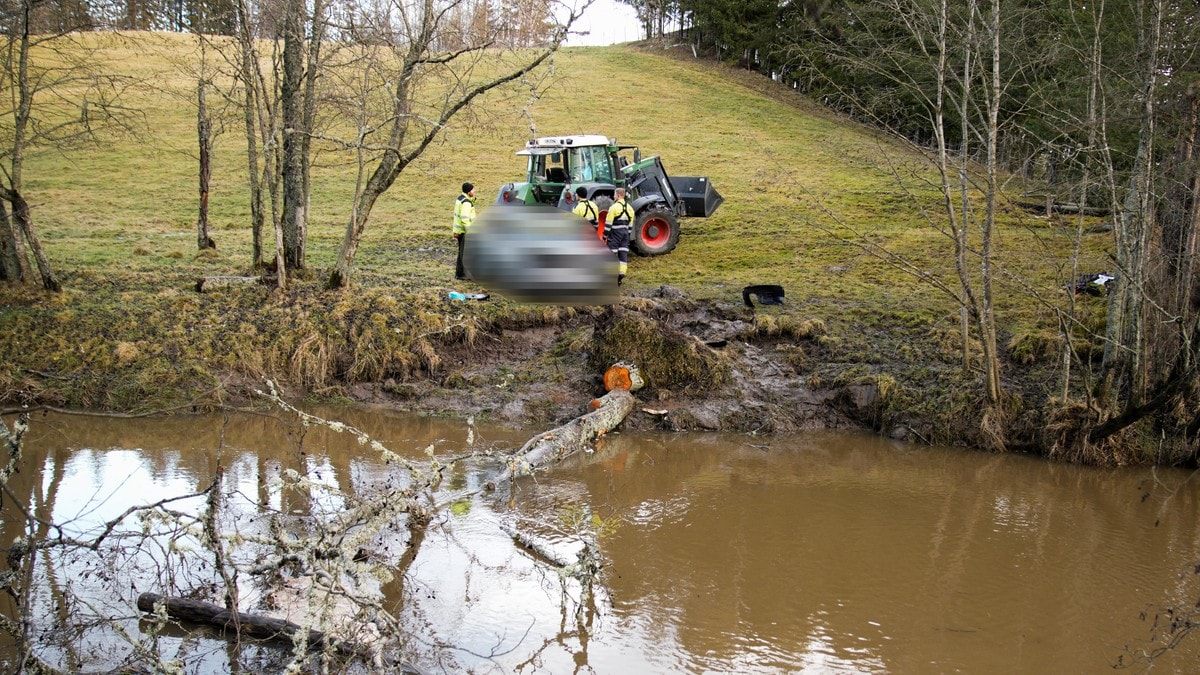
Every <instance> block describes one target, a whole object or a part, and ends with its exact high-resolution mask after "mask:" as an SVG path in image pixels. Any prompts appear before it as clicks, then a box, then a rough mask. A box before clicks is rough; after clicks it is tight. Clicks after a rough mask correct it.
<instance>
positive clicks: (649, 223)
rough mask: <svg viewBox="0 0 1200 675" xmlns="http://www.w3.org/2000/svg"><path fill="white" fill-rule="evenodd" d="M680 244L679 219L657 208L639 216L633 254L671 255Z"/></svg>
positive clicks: (634, 235) (636, 222) (652, 208)
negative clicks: (676, 245)
mask: <svg viewBox="0 0 1200 675" xmlns="http://www.w3.org/2000/svg"><path fill="white" fill-rule="evenodd" d="M677 243H679V219H678V218H676V217H675V214H674V213H671V212H670V211H668V210H666V209H664V208H662V207H659V206H656V207H651V208H648V209H646V210H645V211H642V212H641V213H639V214H638V216H637V220H636V221H634V225H633V242H632V244H633V252H634V253H637V254H638V255H643V256H654V255H663V254H666V253H670V252H671V251H672V250H674V248H675V244H677Z"/></svg>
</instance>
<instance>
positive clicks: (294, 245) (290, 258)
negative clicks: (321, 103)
mask: <svg viewBox="0 0 1200 675" xmlns="http://www.w3.org/2000/svg"><path fill="white" fill-rule="evenodd" d="M304 21H305V3H304V1H303V0H286V2H285V5H284V13H283V73H282V78H281V82H280V86H281V101H280V104H281V106H282V109H283V219H282V220H283V222H282V224H281V225H282V230H283V250H284V254H283V261H284V263H285V264H286V266H287V268H288V269H289V270H299V269H304V254H305V251H304V230H305V228H306V225H305V221H306V219H307V217H308V213H307V202H306V201H305V194H304V182H305V181H304V167H305V164H306V162H305V157H304V149H305V148H306V147H307V141H306V139H305V136H306V135H307V134H308V131H309V130H308V129H306V128H305V127H304V118H303V114H304V100H303V99H304V66H305V64H304ZM310 65H311V64H310Z"/></svg>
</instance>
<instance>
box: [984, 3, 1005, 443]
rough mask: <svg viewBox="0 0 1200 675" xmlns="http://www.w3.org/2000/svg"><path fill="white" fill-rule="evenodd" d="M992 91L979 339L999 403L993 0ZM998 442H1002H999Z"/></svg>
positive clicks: (996, 8)
mask: <svg viewBox="0 0 1200 675" xmlns="http://www.w3.org/2000/svg"><path fill="white" fill-rule="evenodd" d="M991 37H992V44H991V46H990V47H991V48H990V51H991V57H992V82H991V84H992V89H991V97H990V100H989V101H988V120H987V194H986V195H985V199H986V212H985V215H984V220H983V232H982V233H981V234H982V235H983V241H982V245H981V250H980V283H981V284H982V295H983V298H982V299H983V303H982V306H981V307H980V331H981V333H982V335H981V336H980V338H981V341H982V342H983V359H984V377H985V380H986V385H987V394H988V401H989V402H990V403H991V404H992V405H997V404H999V403H1000V395H1001V391H1000V354H999V347H998V345H997V343H996V315H995V303H994V300H993V297H992V276H993V275H992V243H993V240H994V238H995V237H994V231H995V226H996V199H997V197H998V192H999V190H1000V186H999V183H998V178H997V175H998V173H999V170H1000V166H999V157H998V156H997V148H998V144H999V138H1000V124H999V117H1000V95H1001V93H1002V87H1001V80H1000V0H992V26H991ZM997 440H999V439H997Z"/></svg>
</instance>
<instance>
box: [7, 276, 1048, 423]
mask: <svg viewBox="0 0 1200 675" xmlns="http://www.w3.org/2000/svg"><path fill="white" fill-rule="evenodd" d="M67 282H68V283H67V284H66V287H67V290H66V291H64V292H63V293H60V294H42V293H39V292H34V291H30V290H27V289H22V288H17V287H12V286H8V287H5V288H3V289H0V293H2V294H3V297H0V305H3V308H2V310H0V311H2V312H3V318H4V323H5V325H6V327H8V329H7V330H5V331H3V333H2V334H0V348H2V350H3V351H4V353H6V354H9V355H11V356H10V358H8V359H6V360H5V363H4V364H3V365H2V366H0V401H2V402H3V404H4V405H5V406H6V407H9V408H16V407H23V406H52V407H66V408H84V409H98V410H109V411H120V412H147V411H153V410H179V409H186V410H196V411H203V410H210V409H215V408H218V407H221V406H228V405H236V406H242V405H254V404H255V402H256V400H258V397H257V396H256V395H255V393H254V392H255V390H256V389H262V388H264V387H265V383H266V381H267V380H271V381H273V382H275V383H277V384H278V386H280V388H281V389H282V391H284V392H285V394H286V395H287V396H288V397H289V398H291V399H294V400H305V399H308V400H313V401H333V402H346V403H369V404H374V405H383V406H387V407H391V408H394V409H398V410H406V411H412V412H417V413H420V414H424V415H437V416H446V415H448V416H456V417H464V418H465V417H475V418H477V419H480V420H488V421H493V422H500V423H507V424H512V425H518V426H526V427H528V426H533V427H538V426H545V427H547V428H548V427H550V426H554V425H556V424H558V423H561V422H563V421H565V420H567V419H570V418H572V417H575V416H576V415H578V414H580V413H581V412H582V411H583V410H584V408H585V406H586V405H587V403H588V402H589V401H590V400H591V399H592V398H594V397H596V396H599V395H601V394H603V393H604V387H603V382H602V374H603V372H604V370H605V369H606V368H607V367H608V366H609V365H611V364H613V363H615V362H617V361H630V362H634V363H636V364H638V365H639V366H640V368H641V369H642V372H643V374H644V376H645V378H646V383H647V386H646V388H645V389H644V390H642V391H639V392H638V399H639V405H638V406H637V408H636V411H635V413H634V414H633V415H631V416H630V418H629V419H628V420H627V421H626V423H625V424H626V427H627V428H634V429H636V428H658V429H666V430H675V431H684V430H708V431H730V432H738V433H747V434H767V433H774V432H790V431H797V430H806V429H847V428H863V429H870V430H872V431H875V432H877V433H880V434H882V435H885V436H888V437H890V438H894V439H902V440H910V441H914V442H927V443H941V444H950V445H967V446H978V445H980V444H981V443H980V439H979V436H978V431H977V429H978V427H979V420H978V415H977V414H975V415H972V414H971V411H972V410H978V407H979V406H978V405H976V404H973V403H972V400H973V399H972V397H973V396H977V395H978V394H977V393H976V392H974V391H973V388H972V381H971V378H970V377H969V376H968V377H962V376H961V375H960V374H959V373H957V372H956V369H955V368H954V366H953V365H951V364H950V363H948V361H949V360H950V358H949V357H947V356H946V355H945V354H944V353H943V350H942V349H941V347H940V344H941V343H940V342H939V340H938V339H933V338H931V336H930V335H929V330H928V328H927V327H926V326H925V325H923V324H920V323H917V324H915V325H909V326H906V325H904V324H903V323H901V322H899V321H897V320H896V317H894V316H893V317H888V316H887V315H882V314H881V315H879V316H878V317H876V323H874V324H871V325H866V324H863V323H861V322H858V323H856V322H854V321H848V320H847V317H848V316H849V317H852V316H853V314H851V313H848V312H833V313H830V312H829V311H828V308H823V307H821V306H819V305H816V304H814V303H808V306H806V307H799V306H796V305H792V304H788V303H786V302H785V304H783V305H776V306H765V307H764V306H755V307H747V306H745V304H744V303H743V302H742V298H741V296H740V293H737V292H735V289H730V292H728V293H726V295H727V296H731V299H729V300H721V299H714V298H712V297H709V298H705V299H701V298H697V297H695V296H692V295H689V294H688V293H686V292H685V291H683V290H681V289H679V288H677V287H674V286H671V285H658V286H642V285H639V284H636V283H634V284H630V285H629V286H627V287H626V289H625V291H624V292H623V295H622V297H621V301H620V303H619V304H615V305H612V306H608V307H557V306H536V305H517V304H514V303H509V302H507V301H505V300H504V299H503V298H500V297H492V298H490V299H488V300H487V301H482V302H480V301H468V302H462V301H454V300H450V299H448V298H447V297H446V295H447V294H446V291H445V289H443V288H442V287H441V286H438V285H433V284H431V285H424V286H421V287H417V288H413V289H401V288H398V287H394V286H391V287H383V286H371V287H362V288H358V289H355V292H353V293H330V292H325V291H322V290H320V289H319V288H318V287H317V286H316V283H315V282H307V283H297V284H294V286H293V287H292V288H290V289H289V290H288V291H285V292H280V291H276V290H273V289H271V288H269V287H266V286H259V285H245V286H234V287H229V288H224V289H220V290H218V291H214V292H209V293H198V292H196V291H195V290H194V289H193V288H192V284H191V282H190V281H189V280H187V279H184V278H179V279H168V280H166V283H148V282H147V281H146V280H141V279H134V278H116V279H114V278H111V277H105V278H102V277H97V276H91V275H87V274H78V275H74V276H72V277H69V278H68V279H67ZM734 299H736V301H735V300H734ZM952 355H953V352H952V351H951V352H950V357H952ZM1027 372H1033V371H1032V370H1028V369H1027Z"/></svg>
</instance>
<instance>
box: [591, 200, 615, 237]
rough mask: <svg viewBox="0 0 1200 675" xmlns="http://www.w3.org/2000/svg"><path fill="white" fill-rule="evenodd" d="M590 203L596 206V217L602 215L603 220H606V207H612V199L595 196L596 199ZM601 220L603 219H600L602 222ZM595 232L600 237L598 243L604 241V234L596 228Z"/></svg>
mask: <svg viewBox="0 0 1200 675" xmlns="http://www.w3.org/2000/svg"><path fill="white" fill-rule="evenodd" d="M592 202H593V203H594V204H595V205H596V215H597V217H599V216H601V215H603V216H604V217H605V218H607V217H608V207H610V206H612V205H613V200H612V197H607V196H605V195H596V198H595V199H593V200H592ZM603 219H604V218H601V220H603ZM597 232H598V234H599V236H600V241H604V240H605V239H604V232H602V231H600V230H599V229H598V228H597Z"/></svg>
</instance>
